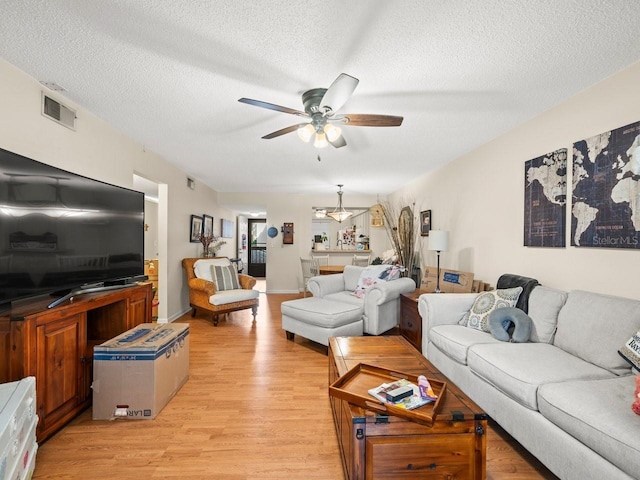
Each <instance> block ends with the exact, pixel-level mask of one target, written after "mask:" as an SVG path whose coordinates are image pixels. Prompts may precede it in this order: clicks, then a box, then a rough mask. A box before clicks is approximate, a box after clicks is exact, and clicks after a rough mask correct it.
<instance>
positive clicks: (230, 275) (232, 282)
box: [211, 265, 240, 292]
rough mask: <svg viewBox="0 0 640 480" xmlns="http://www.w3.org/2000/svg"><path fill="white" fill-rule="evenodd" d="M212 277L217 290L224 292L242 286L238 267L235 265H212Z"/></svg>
mask: <svg viewBox="0 0 640 480" xmlns="http://www.w3.org/2000/svg"><path fill="white" fill-rule="evenodd" d="M211 277H212V278H213V283H215V284H216V290H217V291H218V292H222V291H223V290H237V289H239V288H240V282H238V274H237V272H236V267H234V266H233V265H226V266H224V267H219V266H217V265H211Z"/></svg>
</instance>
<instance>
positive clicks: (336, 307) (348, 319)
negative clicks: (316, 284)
mask: <svg viewBox="0 0 640 480" xmlns="http://www.w3.org/2000/svg"><path fill="white" fill-rule="evenodd" d="M280 309H281V311H282V315H286V316H288V317H291V318H293V319H296V320H300V321H303V322H305V323H308V324H310V325H316V326H319V327H322V328H335V327H340V326H342V325H348V324H350V323H354V322H357V321H360V320H361V319H362V310H361V309H360V308H358V306H357V305H349V304H347V303H342V302H333V301H331V300H327V299H325V298H315V297H311V298H301V299H298V300H289V301H286V302H282V305H281V307H280Z"/></svg>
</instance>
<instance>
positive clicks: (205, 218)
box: [202, 213, 213, 235]
mask: <svg viewBox="0 0 640 480" xmlns="http://www.w3.org/2000/svg"><path fill="white" fill-rule="evenodd" d="M202 233H203V234H204V235H213V217H212V216H211V215H207V214H206V213H205V214H204V215H202Z"/></svg>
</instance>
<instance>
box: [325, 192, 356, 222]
mask: <svg viewBox="0 0 640 480" xmlns="http://www.w3.org/2000/svg"><path fill="white" fill-rule="evenodd" d="M351 215H353V212H347V211H346V210H345V209H344V207H343V206H342V185H338V206H337V207H336V209H335V210H334V211H333V212H331V213H327V216H329V217H331V218H333V219H334V220H335V221H336V222H338V223H342V222H343V221H344V220H346V219H347V218H349V217H350V216H351Z"/></svg>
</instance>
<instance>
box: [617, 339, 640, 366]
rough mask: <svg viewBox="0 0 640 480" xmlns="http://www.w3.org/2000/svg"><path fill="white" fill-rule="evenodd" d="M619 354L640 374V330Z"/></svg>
mask: <svg viewBox="0 0 640 480" xmlns="http://www.w3.org/2000/svg"><path fill="white" fill-rule="evenodd" d="M618 353H619V354H620V356H621V357H622V358H624V359H625V360H626V361H627V362H629V363H630V364H631V366H632V367H633V368H635V369H636V370H638V371H639V372H640V330H638V331H637V332H636V333H634V334H633V336H632V337H631V338H630V339H629V340H627V343H625V344H624V345H623V346H622V348H621V349H620V350H618Z"/></svg>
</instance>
